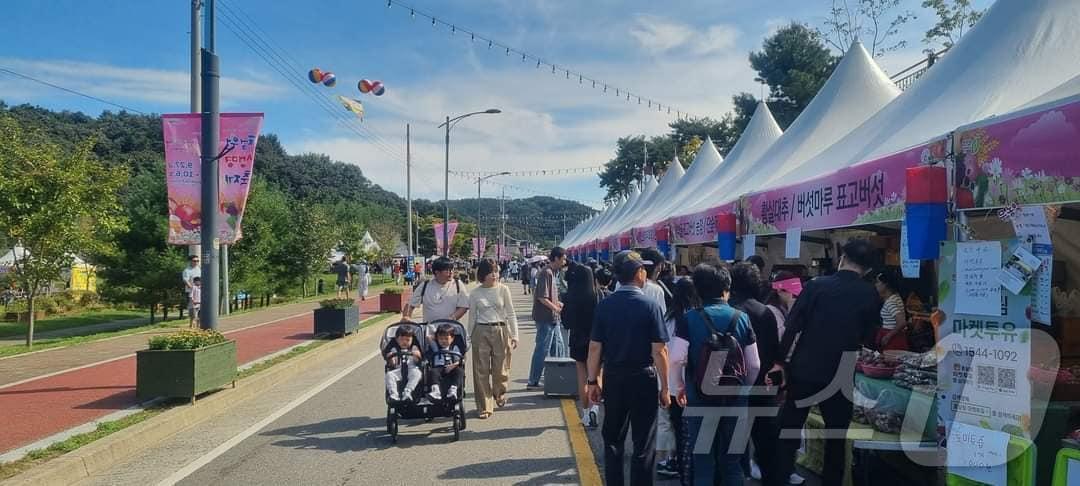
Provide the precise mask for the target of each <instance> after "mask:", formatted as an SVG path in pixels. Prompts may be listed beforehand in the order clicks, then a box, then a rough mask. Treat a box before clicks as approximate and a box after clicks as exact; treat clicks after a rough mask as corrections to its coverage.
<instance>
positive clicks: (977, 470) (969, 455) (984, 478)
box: [948, 422, 1009, 484]
mask: <svg viewBox="0 0 1080 486" xmlns="http://www.w3.org/2000/svg"><path fill="white" fill-rule="evenodd" d="M948 444H949V446H948V465H949V472H950V473H953V474H957V475H960V476H963V477H965V478H968V479H971V480H973V481H978V482H980V483H986V484H1005V483H1006V482H1007V480H1006V476H1005V473H1006V467H1007V466H1006V463H1007V462H1008V449H1009V434H1007V433H1005V432H997V431H993V430H988V429H984V428H981V427H976V426H974V425H967V424H965V423H963V422H953V424H952V427H951V428H950V430H949V442H948Z"/></svg>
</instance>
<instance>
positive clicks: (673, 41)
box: [630, 15, 739, 55]
mask: <svg viewBox="0 0 1080 486" xmlns="http://www.w3.org/2000/svg"><path fill="white" fill-rule="evenodd" d="M630 35H631V36H633V37H634V39H635V40H637V42H638V45H640V46H641V47H642V48H644V49H645V50H646V51H647V52H649V53H651V54H664V53H668V52H670V51H674V50H685V51H686V52H689V53H693V54H696V55H706V54H711V53H714V52H717V51H723V50H727V49H730V48H732V47H733V46H735V43H736V41H738V38H739V29H738V28H736V27H734V26H730V25H724V24H720V25H713V26H710V27H709V28H707V29H705V30H698V29H696V28H694V27H693V26H691V25H688V24H684V23H680V22H676V21H672V20H668V19H664V18H662V17H657V16H654V15H638V16H637V17H636V19H635V22H634V24H633V26H632V27H631V28H630Z"/></svg>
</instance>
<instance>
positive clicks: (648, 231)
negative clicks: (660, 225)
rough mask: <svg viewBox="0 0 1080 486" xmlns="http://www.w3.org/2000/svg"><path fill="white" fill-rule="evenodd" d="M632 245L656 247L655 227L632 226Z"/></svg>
mask: <svg viewBox="0 0 1080 486" xmlns="http://www.w3.org/2000/svg"><path fill="white" fill-rule="evenodd" d="M634 246H635V247H637V248H654V247H656V228H653V227H651V226H645V227H641V228H634Z"/></svg>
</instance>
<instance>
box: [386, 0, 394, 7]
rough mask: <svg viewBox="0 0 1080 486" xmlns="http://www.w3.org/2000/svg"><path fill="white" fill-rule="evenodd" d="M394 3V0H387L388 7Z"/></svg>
mask: <svg viewBox="0 0 1080 486" xmlns="http://www.w3.org/2000/svg"><path fill="white" fill-rule="evenodd" d="M393 4H394V0H386V8H390V6H391V5H393Z"/></svg>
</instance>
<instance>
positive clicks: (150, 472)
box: [81, 286, 578, 485]
mask: <svg viewBox="0 0 1080 486" xmlns="http://www.w3.org/2000/svg"><path fill="white" fill-rule="evenodd" d="M511 288H512V289H513V290H514V293H515V294H516V295H515V304H516V307H517V310H518V316H519V319H520V322H521V324H522V325H521V343H520V345H519V346H518V349H517V350H516V351H515V352H514V358H515V359H514V360H513V366H512V370H511V390H510V394H509V396H510V401H509V404H508V406H507V407H505V408H502V409H498V410H497V411H496V412H495V415H494V416H493V417H492V418H490V419H487V420H480V419H478V418H477V417H476V413H475V411H474V404H473V401H472V398H471V396H470V397H469V398H467V399H466V402H465V405H466V409H467V411H468V412H467V416H468V428H467V429H466V430H465V431H463V432H462V434H461V440H460V441H458V442H453V441H452V438H453V434H452V432H451V429H450V421H449V419H436V420H435V421H433V422H431V423H424V422H423V421H403V422H401V428H400V436H399V438H398V441H397V444H394V443H392V442H391V440H390V438H389V436H388V435H387V434H386V405H385V403H384V401H383V364H382V360H381V359H380V358H379V357H377V356H375V354H376V352H377V348H378V344H377V339H378V338H377V335H378V332H376V331H381V329H371V330H368V331H366V332H362V333H361V335H360V336H358V338H357V339H355V340H354V342H352V343H350V344H349V345H348V346H346V347H343V348H340V349H338V350H335V351H333V352H334V353H335V356H333V357H332V358H331V359H330V360H328V361H326V362H325V366H323V367H322V368H321V369H313V370H310V371H309V372H305V373H304V374H303V375H302V376H300V377H298V378H295V379H292V380H289V381H286V382H284V383H282V384H280V385H278V386H276V387H274V388H273V389H269V390H266V391H265V392H264V393H263V394H262V395H260V396H258V397H255V398H253V399H251V400H249V401H248V402H245V403H243V404H241V405H239V406H237V407H235V408H234V409H233V410H231V411H230V412H227V413H225V414H223V415H221V416H218V417H214V418H211V419H209V420H207V421H205V422H203V423H201V424H198V425H196V426H194V427H192V428H190V429H188V430H186V431H183V432H181V433H178V434H176V435H175V436H173V437H172V438H170V439H169V440H167V441H165V442H164V443H161V444H158V445H157V446H154V447H151V448H149V449H147V450H146V451H145V452H144V453H142V454H141V455H139V456H138V457H134V458H132V459H130V460H129V461H127V462H126V463H125V464H121V465H118V466H117V467H115V468H113V471H112V472H111V473H110V474H107V475H102V476H97V477H93V478H90V479H89V480H87V481H84V482H83V483H81V484H88V485H104V484H174V483H175V482H179V483H181V484H186V485H202V484H240V485H243V484H260V485H263V484H405V483H409V484H433V483H439V484H443V483H455V484H470V485H471V484H493V485H505V484H537V485H539V484H576V483H577V482H578V475H577V468H576V463H575V461H574V458H573V454H572V451H571V447H570V443H569V439H568V435H567V431H566V423H565V420H564V419H563V416H562V412H561V409H560V401H559V400H557V399H548V398H544V396H543V395H542V394H541V393H539V392H532V391H526V390H525V378H526V376H527V374H528V364H529V360H528V357H529V355H530V353H531V351H532V346H533V336H534V334H535V332H534V328H533V324H532V321H531V320H530V319H529V318H528V317H529V307H528V304H529V302H530V301H529V300H528V298H529V297H528V296H524V295H521V294H520V290H519V289H520V287H515V286H511ZM379 327H380V328H381V327H383V326H379ZM369 357H371V358H370V359H369ZM365 359H367V361H364V360H365ZM286 366H287V364H286ZM467 375H471V372H468V373H467ZM470 378H471V376H470ZM469 381H470V382H471V379H470V380H469ZM466 388H467V389H468V390H472V385H471V383H469V384H467V385H466ZM306 395H310V396H306ZM290 405H295V408H291V409H290V408H289V406H290Z"/></svg>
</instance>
